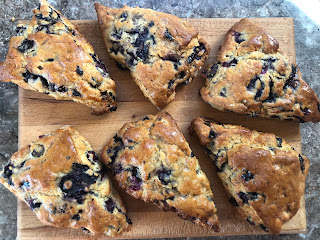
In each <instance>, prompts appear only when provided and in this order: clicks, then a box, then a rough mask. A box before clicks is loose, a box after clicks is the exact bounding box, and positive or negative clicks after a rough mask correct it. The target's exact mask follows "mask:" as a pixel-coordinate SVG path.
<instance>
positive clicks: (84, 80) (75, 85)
mask: <svg viewBox="0 0 320 240" xmlns="http://www.w3.org/2000/svg"><path fill="white" fill-rule="evenodd" d="M33 13H34V17H33V18H32V20H31V22H30V23H29V24H26V25H23V24H22V25H21V24H20V25H18V26H17V29H16V35H15V36H14V37H12V38H11V40H10V43H9V52H8V55H7V57H6V61H5V62H3V63H0V81H5V82H9V81H11V82H13V83H16V84H18V85H19V86H20V87H22V88H25V89H29V90H33V91H38V92H42V93H45V94H48V95H49V96H52V97H54V98H56V99H59V100H62V99H63V100H73V101H75V102H79V103H83V104H85V105H87V106H89V107H91V108H92V109H93V111H94V113H104V112H108V111H115V110H116V93H115V89H116V86H115V83H114V81H113V80H112V79H111V78H110V77H109V74H108V71H107V69H106V67H105V65H104V64H103V63H102V62H101V61H100V60H99V58H98V56H97V55H96V54H95V53H94V50H93V48H92V46H91V45H90V43H89V42H88V41H87V40H86V39H85V38H84V37H83V36H82V35H81V34H80V33H79V32H78V30H77V29H76V27H75V26H74V25H73V24H71V23H70V22H69V20H68V19H66V18H65V17H64V16H62V15H61V13H60V12H58V11H57V10H55V9H54V8H53V7H52V6H50V5H49V4H48V3H47V2H46V1H44V0H42V1H41V4H40V5H39V7H38V8H37V9H34V10H33Z"/></svg>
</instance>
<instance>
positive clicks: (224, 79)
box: [201, 19, 320, 122]
mask: <svg viewBox="0 0 320 240" xmlns="http://www.w3.org/2000/svg"><path fill="white" fill-rule="evenodd" d="M204 75H205V77H206V84H205V86H204V87H203V88H202V89H201V96H202V98H203V100H204V101H205V102H207V103H209V104H210V105H211V106H212V107H214V108H217V109H219V110H223V111H225V110H228V111H233V112H237V113H245V114H248V115H250V116H261V117H268V118H278V119H282V120H294V121H300V122H305V121H312V122H319V121H320V105H319V99H318V97H317V96H316V94H315V93H314V91H313V90H312V89H311V88H310V87H309V86H308V85H307V83H306V82H305V81H303V80H302V78H301V73H300V70H299V69H298V67H297V66H296V64H294V63H291V62H290V60H289V59H288V58H287V57H286V56H285V55H284V54H282V52H281V51H280V50H279V43H278V42H277V40H275V39H274V38H272V37H271V36H270V35H269V34H268V33H267V32H266V31H265V30H263V29H262V28H261V27H259V26H258V25H257V24H256V23H254V22H252V21H250V20H248V19H242V20H241V21H239V22H238V23H236V24H235V25H234V26H233V27H232V28H231V29H230V30H229V32H228V33H227V35H226V37H225V39H224V42H223V44H222V46H221V49H220V52H219V54H218V56H217V62H216V63H215V64H214V65H212V66H211V67H209V68H208V69H206V70H205V71H204Z"/></svg>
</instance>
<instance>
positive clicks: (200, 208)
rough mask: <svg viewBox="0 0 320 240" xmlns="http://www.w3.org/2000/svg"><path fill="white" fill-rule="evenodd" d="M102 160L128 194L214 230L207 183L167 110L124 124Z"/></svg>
mask: <svg viewBox="0 0 320 240" xmlns="http://www.w3.org/2000/svg"><path fill="white" fill-rule="evenodd" d="M102 160H103V161H104V163H105V164H107V167H108V168H110V169H111V172H112V173H113V175H114V177H115V179H116V180H117V182H118V183H119V185H120V187H121V188H123V189H125V191H126V192H127V193H128V194H130V195H131V196H133V197H135V198H139V199H142V200H144V201H145V202H152V203H154V204H155V205H157V206H158V207H159V208H161V209H163V210H165V211H174V212H176V213H177V214H178V216H180V217H181V218H183V219H187V220H191V221H192V222H194V223H197V224H199V225H201V226H207V227H209V228H211V229H213V230H214V231H218V230H219V219H218V215H217V213H216V207H215V204H214V202H213V194H212V191H211V189H210V183H209V181H208V179H207V177H206V175H205V173H204V172H203V171H202V170H201V168H200V165H199V162H198V160H197V158H196V157H195V156H194V154H193V153H192V151H191V149H190V147H189V144H188V143H187V142H186V140H185V138H184V137H183V135H182V133H181V132H180V130H179V128H178V126H177V124H176V122H175V121H174V119H173V118H172V117H171V116H170V115H169V114H168V113H167V112H162V113H159V114H157V115H148V116H145V117H144V118H142V119H141V120H139V121H137V122H132V123H126V124H125V125H124V126H123V127H122V128H121V129H120V131H119V132H118V133H117V134H116V135H115V136H114V137H113V139H111V140H110V142H109V143H108V144H107V145H106V146H105V147H104V149H103V150H102Z"/></svg>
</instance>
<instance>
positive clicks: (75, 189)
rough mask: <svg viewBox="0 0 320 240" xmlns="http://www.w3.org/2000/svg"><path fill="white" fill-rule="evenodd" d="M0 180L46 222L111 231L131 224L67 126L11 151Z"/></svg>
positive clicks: (88, 150)
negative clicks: (16, 150) (13, 151)
mask: <svg viewBox="0 0 320 240" xmlns="http://www.w3.org/2000/svg"><path fill="white" fill-rule="evenodd" d="M0 182H1V183H2V184H3V185H4V186H5V187H6V188H8V189H9V190H10V191H11V192H13V193H14V194H15V195H16V196H17V197H18V198H19V199H21V200H23V201H24V202H25V203H26V204H28V205H29V206H30V208H31V210H32V211H33V212H34V213H35V214H36V215H37V217H38V218H39V220H40V221H41V222H43V223H45V224H48V225H51V226H55V227H70V228H77V229H78V228H82V229H83V230H85V231H86V232H90V233H92V234H94V235H103V234H106V235H108V236H116V235H118V234H119V233H121V232H123V231H126V230H127V229H129V228H130V225H131V224H132V223H131V220H130V218H129V217H128V216H127V215H126V210H125V207H124V206H123V204H122V201H121V199H120V197H119V196H118V194H117V193H116V192H115V190H114V189H113V188H112V186H111V182H110V181H109V179H108V177H107V176H106V175H104V174H103V171H102V169H101V166H100V163H99V161H98V157H97V156H96V154H95V152H94V151H93V150H92V148H91V146H90V144H89V143H88V142H87V141H86V140H85V139H84V137H82V136H81V135H80V134H79V133H78V132H77V131H75V130H74V129H72V128H71V127H69V126H65V127H62V128H60V129H57V130H56V131H54V132H52V133H50V134H47V135H43V136H40V137H39V139H38V140H37V141H34V142H32V143H31V144H30V145H28V146H26V147H24V148H22V149H21V150H19V151H18V152H16V153H15V154H13V156H12V157H11V158H10V160H9V163H8V164H7V165H6V166H5V167H4V169H3V170H2V171H1V173H0Z"/></svg>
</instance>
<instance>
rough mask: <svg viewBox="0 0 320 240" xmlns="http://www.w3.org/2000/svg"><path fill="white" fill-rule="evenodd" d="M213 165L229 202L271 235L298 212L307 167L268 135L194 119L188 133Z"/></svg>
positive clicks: (285, 144) (289, 148)
mask: <svg viewBox="0 0 320 240" xmlns="http://www.w3.org/2000/svg"><path fill="white" fill-rule="evenodd" d="M190 131H191V133H193V132H196V134H197V135H198V137H199V139H200V142H201V144H202V145H203V146H204V147H205V149H206V152H207V153H208V155H209V156H210V158H212V160H213V161H214V163H215V165H216V167H217V173H218V176H219V177H220V179H221V180H222V183H223V185H224V187H225V188H226V190H227V192H228V194H229V196H230V202H231V203H232V204H233V205H234V206H236V207H238V209H239V210H240V211H239V212H240V213H241V215H242V216H244V217H245V219H246V220H247V221H248V222H249V223H251V224H252V225H259V226H260V227H261V228H262V229H263V230H265V231H267V232H270V233H272V234H278V233H280V230H281V228H282V225H283V224H284V223H286V222H288V221H289V220H290V219H291V218H292V217H293V216H294V215H295V214H296V213H297V211H298V210H299V208H300V200H301V197H302V195H303V194H304V189H305V180H306V176H307V173H308V170H309V165H310V161H309V159H308V158H307V157H305V156H302V155H300V154H299V153H298V152H297V151H295V150H294V149H293V148H291V147H290V146H289V145H288V144H287V143H286V142H285V141H284V140H283V139H282V138H280V137H277V136H275V135H274V134H272V133H261V132H257V131H251V130H249V129H247V128H244V127H241V126H235V125H227V124H219V123H215V122H213V121H212V120H210V119H205V118H200V117H196V118H195V119H194V121H193V122H192V125H191V127H190Z"/></svg>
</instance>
